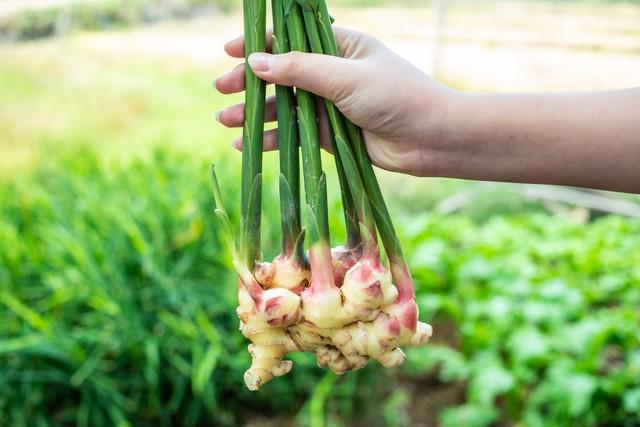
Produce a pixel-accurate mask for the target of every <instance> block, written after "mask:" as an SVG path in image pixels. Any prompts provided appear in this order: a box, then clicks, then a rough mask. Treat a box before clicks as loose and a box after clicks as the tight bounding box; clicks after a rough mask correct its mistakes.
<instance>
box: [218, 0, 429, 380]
mask: <svg viewBox="0 0 640 427" xmlns="http://www.w3.org/2000/svg"><path fill="white" fill-rule="evenodd" d="M271 9H272V12H273V40H272V50H273V53H276V54H277V53H286V52H288V51H301V52H314V53H319V54H327V55H338V48H337V45H336V42H335V38H334V35H333V30H332V27H331V18H330V16H329V12H328V9H327V5H326V3H325V0H298V1H295V0H272V8H271ZM243 10H244V20H245V54H246V56H249V55H250V54H251V53H253V52H264V51H265V34H266V0H244V2H243ZM246 70H247V71H246V73H247V75H246V100H245V101H246V110H245V124H244V131H243V151H242V184H241V209H240V217H241V218H240V222H241V224H240V236H239V245H238V247H236V244H235V239H234V236H233V231H232V227H231V224H230V221H229V218H228V216H227V214H226V212H225V211H224V207H223V204H222V198H221V194H220V189H219V187H218V181H217V178H216V175H215V171H214V168H213V167H212V168H211V177H212V184H213V192H214V205H215V213H216V215H217V217H218V219H219V222H220V224H221V229H222V234H223V236H224V237H225V239H226V240H227V244H228V245H229V247H230V248H231V250H232V258H233V264H234V268H235V269H236V271H237V273H238V276H239V280H238V302H239V306H238V309H237V315H238V317H239V319H240V331H241V332H242V334H243V335H244V336H245V337H246V338H247V339H248V340H249V341H250V342H251V344H249V346H248V350H249V352H250V353H251V358H252V363H251V366H250V367H249V369H248V370H247V371H246V372H245V375H244V380H245V383H246V385H247V387H248V388H249V389H251V390H257V389H259V388H260V387H261V386H262V385H264V384H265V383H267V382H268V381H271V380H272V379H273V378H275V377H278V376H281V375H285V374H286V373H288V372H289V371H290V370H291V369H292V362H291V361H289V360H285V356H286V355H287V353H290V352H294V351H305V352H311V353H315V355H316V358H317V362H318V365H319V366H321V367H326V368H329V369H331V370H332V371H333V372H335V373H338V374H342V373H345V372H347V371H350V370H354V369H360V368H362V367H363V366H365V365H366V364H367V362H368V361H369V360H376V361H377V362H378V363H380V364H381V365H383V366H385V367H388V368H392V367H396V366H398V365H400V364H401V363H402V362H403V361H404V358H405V355H404V352H403V351H402V347H409V346H420V345H423V344H425V343H426V342H427V341H428V340H429V338H430V336H431V333H432V330H431V327H430V326H429V325H427V324H425V323H422V322H419V321H418V308H417V305H416V303H415V291H414V285H413V280H412V278H411V274H410V271H409V267H408V265H407V262H406V260H405V257H404V254H403V252H402V248H401V246H400V241H399V239H398V237H397V234H396V232H395V229H394V227H393V223H392V221H391V216H390V214H389V211H388V210H387V207H386V204H385V202H384V198H383V196H382V192H381V190H380V187H379V185H378V181H377V179H376V176H375V173H374V171H373V168H372V166H371V162H370V159H369V157H368V155H367V152H366V148H365V145H364V140H363V137H362V133H361V131H360V129H359V128H358V127H357V126H355V125H354V124H353V123H351V122H350V121H349V120H348V119H346V118H345V117H344V116H343V115H342V113H341V112H340V111H339V110H338V109H337V108H336V107H335V105H334V104H333V103H332V102H331V101H329V100H325V102H324V105H321V106H320V105H317V104H316V102H315V96H314V95H312V94H311V93H308V92H306V91H304V90H302V89H299V88H296V89H295V92H294V89H293V88H289V87H282V86H276V106H277V117H278V138H279V157H280V178H279V193H280V220H281V229H282V246H281V249H282V252H281V253H280V255H278V256H277V257H276V258H275V259H273V260H272V261H271V262H266V261H261V251H260V219H261V213H262V212H261V209H262V206H261V205H262V203H261V201H262V142H263V130H264V105H265V84H264V82H263V81H261V80H260V79H258V78H257V77H256V76H255V75H253V73H252V72H251V69H250V68H249V67H246ZM317 108H324V109H325V111H326V116H327V118H328V119H329V124H330V127H331V144H332V148H333V153H334V157H335V163H336V171H337V175H338V182H339V184H340V189H341V199H342V204H343V209H344V214H345V215H344V217H345V226H346V229H347V241H346V242H345V243H344V244H343V245H340V246H336V247H334V248H333V249H332V248H331V245H330V234H329V221H328V209H327V184H326V179H327V177H326V175H325V172H324V171H323V169H322V162H321V157H320V139H319V131H318V123H317V113H318V111H317ZM300 157H302V168H300ZM300 169H302V171H301V170H300ZM300 172H302V176H303V184H304V185H303V187H304V203H305V204H304V209H301V203H302V201H301V199H302V197H301V185H300ZM301 212H304V228H303V221H302V215H301ZM378 239H380V241H381V242H382V246H383V247H384V255H385V256H384V257H383V256H382V254H381V252H382V251H381V247H380V245H379V242H378Z"/></svg>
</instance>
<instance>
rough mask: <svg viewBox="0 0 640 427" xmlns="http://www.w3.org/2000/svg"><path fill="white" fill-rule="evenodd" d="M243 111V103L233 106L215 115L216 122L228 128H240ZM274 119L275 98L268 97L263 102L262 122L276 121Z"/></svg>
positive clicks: (275, 114)
mask: <svg viewBox="0 0 640 427" xmlns="http://www.w3.org/2000/svg"><path fill="white" fill-rule="evenodd" d="M244 110H245V105H244V103H242V104H237V105H234V106H232V107H229V108H227V109H225V110H222V111H219V112H218V113H216V120H217V121H219V122H220V123H222V124H223V125H225V126H226V127H228V128H240V127H242V125H243V123H244ZM276 118H277V112H276V97H275V96H270V97H268V98H267V100H266V102H265V107H264V121H265V122H266V123H270V122H274V121H276Z"/></svg>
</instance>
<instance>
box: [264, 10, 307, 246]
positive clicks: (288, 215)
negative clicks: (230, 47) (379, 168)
mask: <svg viewBox="0 0 640 427" xmlns="http://www.w3.org/2000/svg"><path fill="white" fill-rule="evenodd" d="M271 7H272V12H273V43H272V51H273V53H274V54H281V53H287V52H289V39H288V35H287V28H286V23H285V12H284V3H283V0H272V3H271ZM276 108H277V116H278V140H279V141H278V142H279V147H280V174H281V175H280V213H281V226H282V254H283V255H284V256H286V257H290V256H292V255H294V252H295V249H296V242H297V241H298V237H299V236H300V232H301V225H300V160H299V152H298V151H299V150H298V138H297V132H298V129H297V128H298V125H297V121H296V110H295V109H296V105H295V97H294V94H293V88H291V87H287V86H280V85H276Z"/></svg>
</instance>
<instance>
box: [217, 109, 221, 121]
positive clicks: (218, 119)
mask: <svg viewBox="0 0 640 427" xmlns="http://www.w3.org/2000/svg"><path fill="white" fill-rule="evenodd" d="M221 116H222V111H218V112H217V113H216V121H217V122H219V123H222V120H220V117H221Z"/></svg>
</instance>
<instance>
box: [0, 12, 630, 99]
mask: <svg viewBox="0 0 640 427" xmlns="http://www.w3.org/2000/svg"><path fill="white" fill-rule="evenodd" d="M5 3H7V2H6V0H0V5H2V4H5ZM333 12H334V13H333V14H334V16H335V17H336V19H337V24H339V25H341V26H345V27H351V28H357V29H359V30H361V31H365V32H369V33H372V34H374V35H376V36H377V37H379V38H380V39H382V40H383V41H384V42H385V43H386V44H387V45H389V46H390V47H391V48H392V49H394V50H395V51H397V52H398V53H399V54H400V55H402V56H404V57H406V58H407V59H409V60H410V61H411V62H413V63H414V64H415V65H416V66H418V67H419V68H421V69H424V70H426V71H430V70H431V69H432V63H433V55H432V52H433V36H434V32H433V25H432V24H433V22H434V18H433V16H432V14H431V11H430V10H429V9H427V8H414V9H389V8H374V9H334V11H333ZM241 22H242V21H241V16H240V15H239V14H233V15H230V16H213V17H206V18H201V19H197V20H192V21H187V22H176V23H163V24H158V25H151V26H144V27H138V28H135V29H130V30H123V31H113V32H100V33H76V34H74V35H71V36H68V37H66V38H64V39H57V40H47V41H42V42H36V43H29V44H26V45H22V46H0V55H3V54H8V53H11V52H13V53H15V52H20V51H25V50H26V51H28V53H29V54H30V55H31V54H33V53H38V54H45V55H46V53H47V52H48V51H49V52H54V51H55V52H58V53H59V52H60V50H64V51H65V53H68V54H77V55H79V56H84V57H86V58H91V57H99V58H102V59H107V60H113V61H128V62H134V63H135V62H139V61H158V62H160V63H162V64H164V65H165V66H167V67H198V68H200V67H202V68H208V69H212V70H213V69H220V68H226V67H229V66H231V65H232V64H233V62H232V61H230V60H229V59H228V58H226V57H225V56H224V54H223V51H222V45H223V44H224V42H225V41H227V40H229V39H230V38H232V37H234V36H235V35H237V34H238V33H239V31H240V29H241V27H242V24H241ZM447 22H448V25H447V29H446V33H445V44H444V47H443V51H442V52H443V55H442V61H441V67H440V73H439V77H440V78H442V79H443V80H445V81H446V82H448V83H450V84H453V85H454V86H456V87H458V88H461V89H472V90H499V91H536V90H592V89H608V88H617V87H628V86H637V85H640V77H638V76H640V73H639V72H638V70H640V28H638V27H637V22H640V7H637V6H589V7H583V6H576V5H573V6H571V7H570V6H568V5H559V6H553V5H549V4H547V5H546V6H545V7H542V6H536V4H532V3H518V2H510V3H508V4H502V6H500V5H499V6H495V7H493V8H491V9H478V8H473V7H471V6H468V7H461V8H456V9H453V10H451V11H449V14H448V16H447Z"/></svg>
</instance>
